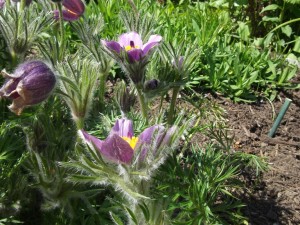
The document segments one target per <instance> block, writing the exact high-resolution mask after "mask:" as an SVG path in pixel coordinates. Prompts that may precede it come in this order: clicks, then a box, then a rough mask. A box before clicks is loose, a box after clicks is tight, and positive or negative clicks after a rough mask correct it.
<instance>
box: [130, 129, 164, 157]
mask: <svg viewBox="0 0 300 225" xmlns="http://www.w3.org/2000/svg"><path fill="white" fill-rule="evenodd" d="M164 131H165V128H164V126H161V125H155V126H152V127H148V128H147V129H145V130H144V131H143V132H142V133H141V134H140V136H139V139H138V143H137V144H136V147H135V148H136V149H138V148H140V147H142V149H141V154H140V157H139V161H143V160H144V158H145V156H146V154H147V152H148V150H149V148H150V146H149V145H151V144H152V143H153V144H155V145H158V144H159V143H160V142H161V141H162V138H163V137H164ZM157 147H158V146H155V148H157Z"/></svg>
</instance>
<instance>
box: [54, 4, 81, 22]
mask: <svg viewBox="0 0 300 225" xmlns="http://www.w3.org/2000/svg"><path fill="white" fill-rule="evenodd" d="M62 4H63V6H64V7H65V9H63V11H62V14H63V19H64V20H66V21H74V20H78V19H79V17H80V16H82V15H83V13H84V10H85V6H84V4H83V2H82V1H81V0H63V2H62ZM54 18H55V19H57V20H58V19H59V11H58V10H54Z"/></svg>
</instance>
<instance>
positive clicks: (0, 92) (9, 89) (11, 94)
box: [0, 78, 20, 99]
mask: <svg viewBox="0 0 300 225" xmlns="http://www.w3.org/2000/svg"><path fill="white" fill-rule="evenodd" d="M19 82H20V78H12V79H9V80H7V81H6V82H5V83H4V84H3V86H2V88H1V89H0V97H6V98H9V99H15V98H17V97H19V96H20V95H19V94H18V92H17V91H16V88H17V86H18V84H19Z"/></svg>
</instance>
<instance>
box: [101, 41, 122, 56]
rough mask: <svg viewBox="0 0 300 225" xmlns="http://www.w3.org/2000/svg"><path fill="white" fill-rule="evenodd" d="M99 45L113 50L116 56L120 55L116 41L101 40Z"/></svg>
mask: <svg viewBox="0 0 300 225" xmlns="http://www.w3.org/2000/svg"><path fill="white" fill-rule="evenodd" d="M101 43H102V44H103V45H104V46H105V47H107V48H108V49H109V50H113V51H115V52H117V53H118V54H120V52H121V46H120V44H119V43H118V42H116V41H105V40H101Z"/></svg>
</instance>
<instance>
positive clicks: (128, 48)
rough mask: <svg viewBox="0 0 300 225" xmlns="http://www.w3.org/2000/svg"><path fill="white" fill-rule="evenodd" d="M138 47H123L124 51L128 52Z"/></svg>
mask: <svg viewBox="0 0 300 225" xmlns="http://www.w3.org/2000/svg"><path fill="white" fill-rule="evenodd" d="M139 48H140V47H139V46H137V45H135V46H134V47H131V46H130V45H127V46H125V51H126V52H128V51H130V50H132V49H139Z"/></svg>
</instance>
